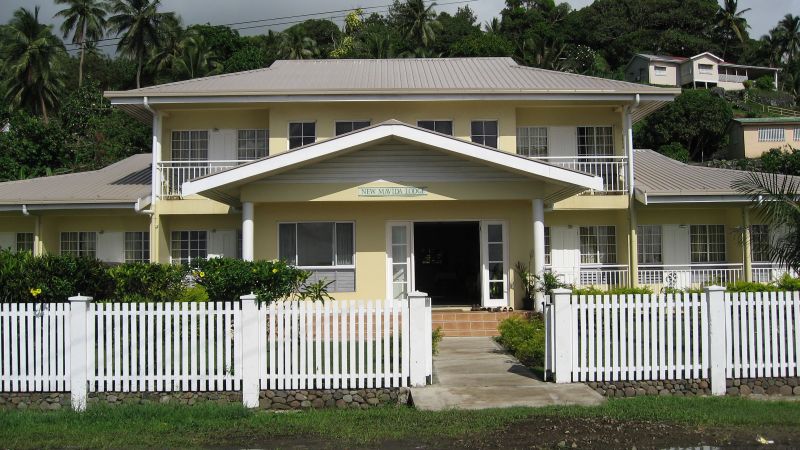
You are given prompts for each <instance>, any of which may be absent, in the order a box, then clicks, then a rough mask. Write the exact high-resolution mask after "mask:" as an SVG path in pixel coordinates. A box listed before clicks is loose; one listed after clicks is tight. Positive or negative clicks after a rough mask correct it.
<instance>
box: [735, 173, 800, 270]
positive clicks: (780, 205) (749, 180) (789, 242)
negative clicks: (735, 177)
mask: <svg viewBox="0 0 800 450" xmlns="http://www.w3.org/2000/svg"><path fill="white" fill-rule="evenodd" d="M735 187H736V189H737V190H739V192H742V193H743V194H745V195H747V196H749V197H750V198H751V199H752V201H753V202H755V203H757V204H758V206H757V208H756V213H757V214H758V216H759V219H761V220H763V221H764V222H765V223H767V224H769V225H770V226H771V227H774V228H775V229H780V230H782V231H784V232H785V233H782V236H781V238H780V239H775V240H773V241H772V242H770V246H769V249H768V254H769V256H770V259H771V260H773V261H775V262H777V263H779V264H782V265H785V266H787V267H788V268H790V269H792V270H793V271H799V270H800V203H798V200H800V181H798V178H796V177H786V176H782V175H779V174H776V173H763V172H750V173H748V174H747V176H746V177H745V178H743V179H742V180H740V181H739V182H737V183H735Z"/></svg>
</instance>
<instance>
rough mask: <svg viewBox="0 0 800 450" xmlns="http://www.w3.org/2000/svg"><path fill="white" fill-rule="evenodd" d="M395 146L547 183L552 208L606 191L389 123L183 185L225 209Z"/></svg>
mask: <svg viewBox="0 0 800 450" xmlns="http://www.w3.org/2000/svg"><path fill="white" fill-rule="evenodd" d="M391 140H398V141H401V142H404V143H411V144H413V145H416V146H418V147H423V148H429V149H433V150H438V151H441V152H444V153H446V154H450V155H452V156H455V157H459V158H462V159H466V160H471V161H473V162H477V163H481V164H485V165H487V166H490V167H494V168H496V169H500V170H503V171H507V172H508V173H509V176H510V177H512V176H517V177H518V176H523V177H526V178H531V179H534V180H539V181H544V182H546V183H547V184H548V185H549V186H550V189H548V191H547V197H546V198H545V200H546V201H548V202H555V201H559V200H563V199H565V198H568V197H571V196H573V195H576V194H578V193H580V192H583V191H585V190H588V189H594V190H597V191H602V190H603V179H602V178H601V177H598V176H593V175H590V174H586V173H583V172H579V171H575V170H571V169H566V168H563V167H559V166H556V165H552V164H548V163H544V162H541V161H535V160H532V159H529V158H526V157H523V156H519V155H516V154H513V153H508V152H504V151H501V150H498V149H495V148H492V147H487V146H483V145H479V144H475V143H472V142H467V141H464V140H461V139H458V138H455V137H453V136H449V135H444V134H441V133H436V132H434V131H430V130H427V129H424V128H419V127H416V126H412V125H409V124H406V123H403V122H400V121H397V120H389V121H386V122H382V123H379V124H375V125H372V126H370V127H367V128H362V129H360V130H356V131H353V132H350V133H347V134H343V135H341V136H337V137H334V138H332V139H328V140H325V141H321V142H315V143H313V144H309V145H306V146H303V147H298V148H296V149H293V150H289V151H286V152H283V153H279V154H276V155H271V156H267V157H265V158H262V159H258V160H255V161H253V162H250V163H247V164H243V165H240V166H237V167H234V168H231V169H228V170H226V171H222V172H218V173H215V174H210V175H207V176H205V177H202V178H198V179H195V180H192V181H188V182H186V183H184V184H183V193H184V195H191V194H200V195H203V196H206V197H209V198H213V199H215V200H219V201H224V202H226V203H235V202H236V201H237V200H238V199H237V197H236V191H237V190H238V189H239V188H240V187H241V186H243V185H245V184H248V183H251V182H253V181H256V180H259V179H262V178H266V177H269V176H273V175H277V174H280V173H283V172H286V171H289V170H292V169H296V168H300V167H304V166H307V165H311V164H314V163H318V162H322V161H325V160H328V159H331V158H334V157H336V156H338V155H343V154H347V153H350V152H354V151H358V150H362V149H365V148H368V147H370V146H373V145H376V144H381V143H385V142H388V141H391ZM376 181H377V180H376Z"/></svg>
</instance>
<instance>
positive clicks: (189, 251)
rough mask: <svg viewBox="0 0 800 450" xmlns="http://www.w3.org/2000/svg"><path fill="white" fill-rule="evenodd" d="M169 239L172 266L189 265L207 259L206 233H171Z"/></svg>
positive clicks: (202, 231) (200, 231)
mask: <svg viewBox="0 0 800 450" xmlns="http://www.w3.org/2000/svg"><path fill="white" fill-rule="evenodd" d="M170 237H171V239H170V248H171V250H172V252H171V254H172V262H173V264H183V263H190V262H191V261H193V260H195V259H205V258H207V257H208V232H207V231H205V230H199V231H173V232H172V235H171V236H170Z"/></svg>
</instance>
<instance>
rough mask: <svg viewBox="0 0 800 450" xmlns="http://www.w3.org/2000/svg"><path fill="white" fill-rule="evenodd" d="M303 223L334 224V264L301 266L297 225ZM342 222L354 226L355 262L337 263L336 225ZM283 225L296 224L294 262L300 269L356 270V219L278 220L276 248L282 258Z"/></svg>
mask: <svg viewBox="0 0 800 450" xmlns="http://www.w3.org/2000/svg"><path fill="white" fill-rule="evenodd" d="M301 223H332V224H333V242H331V247H332V248H333V261H332V263H333V264H332V265H330V266H301V265H300V264H299V262H300V259H299V255H298V254H297V248H298V245H297V242H298V241H297V239H298V237H299V236H298V235H299V233H297V225H298V224H301ZM340 223H347V224H351V225H352V226H353V235H352V242H353V254H352V259H353V263H352V264H336V260H337V259H338V256H339V255H338V252H337V248H336V233H337V231H336V225H337V224H340ZM281 225H294V226H295V235H294V261H295V264H293V265H294V266H295V267H297V268H299V269H304V270H345V269H351V270H355V268H356V221H355V220H298V221H284V222H278V226H277V233H276V234H277V247H276V248H277V249H278V258H280V259H282V258H281V254H280V251H281Z"/></svg>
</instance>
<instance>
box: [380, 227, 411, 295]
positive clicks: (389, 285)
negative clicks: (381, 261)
mask: <svg viewBox="0 0 800 450" xmlns="http://www.w3.org/2000/svg"><path fill="white" fill-rule="evenodd" d="M396 226H402V227H405V229H406V246H407V249H406V292H414V222H411V221H393V220H389V221H387V222H386V252H385V254H386V298H390V299H393V298H394V278H393V276H394V267H393V266H394V255H392V227H396Z"/></svg>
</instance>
